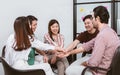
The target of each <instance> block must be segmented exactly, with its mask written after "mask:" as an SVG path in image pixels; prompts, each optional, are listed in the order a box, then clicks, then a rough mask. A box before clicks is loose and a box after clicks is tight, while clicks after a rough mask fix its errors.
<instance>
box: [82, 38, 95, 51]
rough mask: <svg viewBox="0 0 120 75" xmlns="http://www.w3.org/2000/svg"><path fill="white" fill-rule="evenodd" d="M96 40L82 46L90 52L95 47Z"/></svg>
mask: <svg viewBox="0 0 120 75" xmlns="http://www.w3.org/2000/svg"><path fill="white" fill-rule="evenodd" d="M94 42H95V38H94V39H92V40H90V41H89V42H87V43H83V44H82V45H81V46H82V48H83V49H84V50H85V51H89V50H91V49H92V48H93V47H94Z"/></svg>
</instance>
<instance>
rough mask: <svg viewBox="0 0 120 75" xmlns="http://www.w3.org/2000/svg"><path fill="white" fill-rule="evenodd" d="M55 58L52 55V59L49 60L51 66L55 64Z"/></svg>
mask: <svg viewBox="0 0 120 75" xmlns="http://www.w3.org/2000/svg"><path fill="white" fill-rule="evenodd" d="M56 58H57V57H56V56H55V55H54V56H53V57H52V58H51V61H50V63H51V64H55V62H56V60H57V59H56Z"/></svg>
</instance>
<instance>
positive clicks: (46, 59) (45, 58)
mask: <svg viewBox="0 0 120 75" xmlns="http://www.w3.org/2000/svg"><path fill="white" fill-rule="evenodd" d="M43 61H44V63H48V57H47V55H44V56H43Z"/></svg>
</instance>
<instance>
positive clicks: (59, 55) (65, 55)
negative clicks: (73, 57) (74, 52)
mask: <svg viewBox="0 0 120 75" xmlns="http://www.w3.org/2000/svg"><path fill="white" fill-rule="evenodd" d="M69 55H70V52H59V54H57V57H59V58H64V57H68V56H69Z"/></svg>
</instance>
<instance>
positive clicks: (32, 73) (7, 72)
mask: <svg viewBox="0 0 120 75" xmlns="http://www.w3.org/2000/svg"><path fill="white" fill-rule="evenodd" d="M4 55H5V46H4V47H3V50H2V57H0V60H1V62H2V65H3V69H4V75H45V72H44V70H42V69H31V70H18V69H15V68H13V67H11V66H10V65H9V64H8V63H7V62H6V61H5V59H4Z"/></svg>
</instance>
